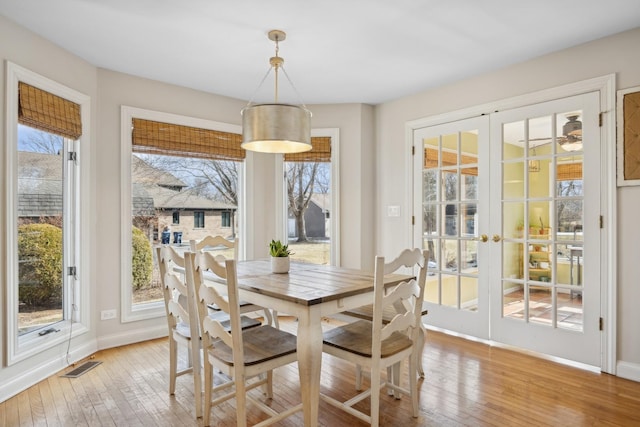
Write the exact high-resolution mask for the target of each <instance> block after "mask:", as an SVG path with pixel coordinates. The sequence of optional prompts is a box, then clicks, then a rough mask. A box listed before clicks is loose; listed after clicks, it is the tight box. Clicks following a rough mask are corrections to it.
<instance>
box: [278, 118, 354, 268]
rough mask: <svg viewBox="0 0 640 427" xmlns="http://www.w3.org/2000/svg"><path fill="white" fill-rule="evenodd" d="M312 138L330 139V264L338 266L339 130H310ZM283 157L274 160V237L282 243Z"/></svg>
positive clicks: (284, 209) (284, 202) (284, 231)
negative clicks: (277, 237) (323, 137)
mask: <svg viewBox="0 0 640 427" xmlns="http://www.w3.org/2000/svg"><path fill="white" fill-rule="evenodd" d="M311 136H312V137H322V136H325V137H330V138H331V211H332V212H333V213H332V214H331V231H330V233H331V245H330V252H331V253H330V263H331V265H335V266H338V267H339V266H340V265H341V257H340V246H341V245H340V229H341V228H340V216H341V215H340V129H338V128H318V129H312V130H311ZM284 164H285V161H284V155H282V154H278V155H276V159H275V170H276V174H275V176H276V194H275V199H276V200H275V202H276V203H275V206H276V235H277V236H280V239H281V240H282V241H283V242H286V241H288V236H287V220H288V205H287V196H286V193H287V190H286V185H287V183H286V179H284V177H285V168H284Z"/></svg>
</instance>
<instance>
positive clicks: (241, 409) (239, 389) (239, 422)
mask: <svg viewBox="0 0 640 427" xmlns="http://www.w3.org/2000/svg"><path fill="white" fill-rule="evenodd" d="M234 381H235V383H236V426H237V427H247V390H246V382H245V381H246V378H245V376H244V374H243V375H237V374H234Z"/></svg>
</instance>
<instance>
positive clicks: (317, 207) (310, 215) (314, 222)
mask: <svg viewBox="0 0 640 427" xmlns="http://www.w3.org/2000/svg"><path fill="white" fill-rule="evenodd" d="M330 212H331V195H330V194H328V193H323V194H314V195H312V196H311V201H309V206H308V207H307V210H306V211H305V213H304V223H305V227H306V229H307V237H309V238H314V239H328V238H329V237H330V235H331V233H330V231H331V226H330V224H331V223H330V221H331V220H330ZM295 237H298V234H297V232H296V220H295V218H294V216H293V213H292V212H291V209H289V238H295Z"/></svg>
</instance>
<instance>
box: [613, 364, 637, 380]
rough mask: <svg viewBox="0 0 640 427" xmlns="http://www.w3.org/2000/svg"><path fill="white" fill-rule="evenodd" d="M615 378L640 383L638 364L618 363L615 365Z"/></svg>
mask: <svg viewBox="0 0 640 427" xmlns="http://www.w3.org/2000/svg"><path fill="white" fill-rule="evenodd" d="M616 376H618V377H620V378H625V379H627V380H631V381H638V382H640V364H638V363H631V362H620V361H619V362H618V364H617V365H616Z"/></svg>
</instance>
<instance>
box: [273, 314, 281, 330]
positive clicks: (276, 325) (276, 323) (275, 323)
mask: <svg viewBox="0 0 640 427" xmlns="http://www.w3.org/2000/svg"><path fill="white" fill-rule="evenodd" d="M272 314H273V327H274V328H276V329H280V322H279V321H278V312H277V311H275V310H273V312H272Z"/></svg>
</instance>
